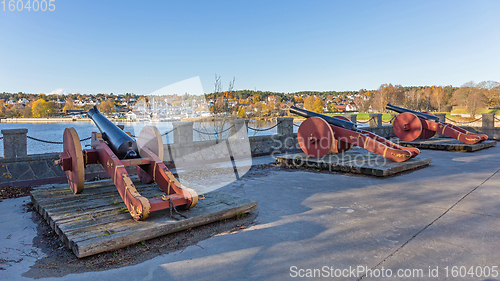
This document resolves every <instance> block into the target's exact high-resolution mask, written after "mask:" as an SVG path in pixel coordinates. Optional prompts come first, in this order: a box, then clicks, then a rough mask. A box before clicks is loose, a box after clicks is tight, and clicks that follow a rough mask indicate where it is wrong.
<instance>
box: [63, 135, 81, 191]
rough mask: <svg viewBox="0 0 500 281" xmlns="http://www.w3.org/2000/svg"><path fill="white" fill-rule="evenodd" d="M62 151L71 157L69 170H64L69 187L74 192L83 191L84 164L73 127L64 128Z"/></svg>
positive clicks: (79, 144) (78, 139)
mask: <svg viewBox="0 0 500 281" xmlns="http://www.w3.org/2000/svg"><path fill="white" fill-rule="evenodd" d="M63 151H64V152H66V153H68V154H69V156H70V157H71V170H69V171H66V176H67V178H68V183H69V187H70V188H71V190H72V191H73V193H74V194H78V193H80V192H82V191H83V186H84V184H85V166H84V164H83V152H82V145H81V143H80V138H79V137H78V134H77V133H76V130H75V128H66V129H64V134H63Z"/></svg>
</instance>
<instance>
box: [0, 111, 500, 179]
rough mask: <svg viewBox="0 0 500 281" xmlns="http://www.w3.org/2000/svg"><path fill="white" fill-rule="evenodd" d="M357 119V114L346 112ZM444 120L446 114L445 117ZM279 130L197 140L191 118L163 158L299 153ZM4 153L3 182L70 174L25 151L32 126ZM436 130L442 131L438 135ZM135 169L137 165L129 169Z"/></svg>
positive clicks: (10, 138) (489, 123)
mask: <svg viewBox="0 0 500 281" xmlns="http://www.w3.org/2000/svg"><path fill="white" fill-rule="evenodd" d="M346 117H348V118H349V119H350V120H352V121H355V120H356V115H348V116H346ZM372 117H373V118H372V119H371V120H370V125H371V126H370V127H363V128H362V129H363V130H366V131H371V132H373V133H375V134H377V135H379V136H382V137H385V138H391V137H395V134H394V131H393V129H392V125H384V124H383V122H382V118H381V116H379V115H376V114H375V115H373V116H372ZM440 119H444V116H440ZM278 122H279V124H278V127H277V132H278V134H275V135H265V136H254V137H248V123H247V122H245V121H244V120H232V121H231V131H230V137H229V138H228V139H222V140H209V141H193V123H192V122H174V143H172V144H166V145H164V159H163V160H164V162H165V163H166V164H167V165H169V166H170V167H172V165H173V164H174V163H175V166H176V167H179V166H189V165H192V164H203V163H211V162H220V161H240V160H244V161H247V160H250V161H251V157H253V156H261V155H269V154H272V153H277V152H287V151H288V152H297V151H300V147H299V145H298V143H297V134H296V133H293V119H292V118H286V117H285V118H278ZM464 128H465V129H466V130H470V131H472V132H477V133H483V134H486V135H488V137H489V138H490V139H496V140H498V139H500V128H495V127H494V115H493V114H483V126H482V127H464ZM1 132H2V137H3V143H4V155H5V156H4V157H3V158H0V186H6V185H17V186H27V185H36V184H44V183H49V182H65V181H66V176H65V173H64V172H63V171H62V170H61V168H60V167H55V166H54V160H56V159H58V157H59V155H58V153H49V154H37V155H27V154H26V151H27V149H26V133H27V129H14V130H2V131H1ZM436 135H437V134H436ZM130 172H131V173H133V172H134V171H133V170H130ZM104 176H106V174H105V172H104V170H103V169H102V168H101V166H100V165H89V166H88V167H87V168H86V178H87V179H92V178H96V177H97V178H98V177H104Z"/></svg>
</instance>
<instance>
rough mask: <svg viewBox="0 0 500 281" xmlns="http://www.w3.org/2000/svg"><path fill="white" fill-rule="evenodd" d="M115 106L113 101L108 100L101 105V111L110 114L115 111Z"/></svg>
mask: <svg viewBox="0 0 500 281" xmlns="http://www.w3.org/2000/svg"><path fill="white" fill-rule="evenodd" d="M114 105H115V103H114V101H113V100H112V99H106V101H104V102H102V103H101V104H100V105H99V109H100V110H101V111H102V112H103V113H106V114H110V113H111V112H112V111H113V106H114Z"/></svg>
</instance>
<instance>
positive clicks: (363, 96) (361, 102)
mask: <svg viewBox="0 0 500 281" xmlns="http://www.w3.org/2000/svg"><path fill="white" fill-rule="evenodd" d="M371 96H372V94H371V92H370V91H368V92H365V91H364V90H359V92H358V95H357V96H356V98H354V103H355V104H356V106H357V107H358V110H359V112H367V111H368V109H370V103H371V99H372V97H371Z"/></svg>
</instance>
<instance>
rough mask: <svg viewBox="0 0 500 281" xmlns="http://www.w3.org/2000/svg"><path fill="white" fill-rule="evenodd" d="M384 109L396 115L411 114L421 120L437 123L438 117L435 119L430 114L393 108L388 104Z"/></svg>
mask: <svg viewBox="0 0 500 281" xmlns="http://www.w3.org/2000/svg"><path fill="white" fill-rule="evenodd" d="M385 108H386V109H389V110H393V111H396V112H398V113H405V112H409V113H413V114H415V116H417V117H418V118H422V119H425V120H429V121H434V122H439V117H437V116H434V115H430V114H427V113H423V112H418V111H415V110H411V109H406V108H404V107H399V106H395V105H392V104H390V103H388V104H387V105H386V106H385Z"/></svg>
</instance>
